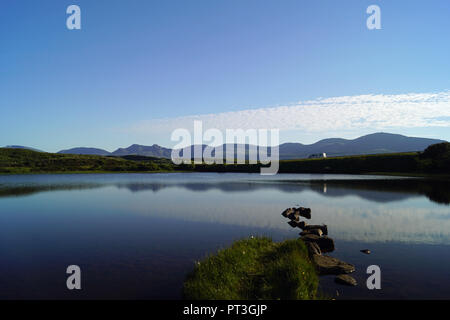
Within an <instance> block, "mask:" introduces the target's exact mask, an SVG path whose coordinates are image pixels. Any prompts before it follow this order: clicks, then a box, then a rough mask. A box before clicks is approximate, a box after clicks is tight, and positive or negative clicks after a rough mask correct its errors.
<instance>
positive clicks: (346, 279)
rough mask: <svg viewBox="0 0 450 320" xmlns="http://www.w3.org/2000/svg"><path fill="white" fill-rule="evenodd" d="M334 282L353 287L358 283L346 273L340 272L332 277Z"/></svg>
mask: <svg viewBox="0 0 450 320" xmlns="http://www.w3.org/2000/svg"><path fill="white" fill-rule="evenodd" d="M334 282H336V283H339V284H343V285H346V286H352V287H355V286H356V285H357V284H358V283H357V282H356V279H355V278H353V277H351V276H349V275H348V274H340V275H338V276H336V278H334Z"/></svg>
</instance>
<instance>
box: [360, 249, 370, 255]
mask: <svg viewBox="0 0 450 320" xmlns="http://www.w3.org/2000/svg"><path fill="white" fill-rule="evenodd" d="M360 251H361V252H362V253H365V254H370V250H369V249H364V250H360Z"/></svg>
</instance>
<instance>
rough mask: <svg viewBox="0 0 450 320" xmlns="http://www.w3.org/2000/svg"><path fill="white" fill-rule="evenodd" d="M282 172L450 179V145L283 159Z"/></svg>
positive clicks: (223, 167) (222, 168)
mask: <svg viewBox="0 0 450 320" xmlns="http://www.w3.org/2000/svg"><path fill="white" fill-rule="evenodd" d="M260 168H261V165H260V164H239V165H238V164H213V165H204V164H200V165H191V166H190V169H191V170H194V171H210V172H260ZM278 172H279V173H337V174H376V173H378V174H379V173H383V174H392V175H415V176H447V177H448V176H450V143H440V144H436V145H432V146H430V147H428V148H427V149H426V150H425V151H424V152H409V153H389V154H374V155H357V156H345V157H333V158H325V159H297V160H281V161H280V163H279V170H278Z"/></svg>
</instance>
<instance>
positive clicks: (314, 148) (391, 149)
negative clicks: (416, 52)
mask: <svg viewBox="0 0 450 320" xmlns="http://www.w3.org/2000/svg"><path fill="white" fill-rule="evenodd" d="M440 142H443V140H438V139H428V138H416V137H407V136H403V135H399V134H391V133H384V132H379V133H373V134H369V135H365V136H362V137H359V138H356V139H341V138H330V139H323V140H320V141H318V142H316V143H313V144H301V143H283V144H281V145H280V146H279V147H280V148H279V156H280V159H282V160H283V159H284V160H286V159H301V158H307V157H309V156H310V155H311V154H318V153H326V154H327V156H346V155H361V154H379V153H396V152H410V151H423V150H424V149H426V148H427V147H428V146H429V145H432V144H436V143H440ZM233 146H234V148H236V145H232V144H231V145H225V148H229V147H233ZM8 147H13V148H25V149H33V148H27V147H23V146H8ZM205 147H206V145H203V146H202V150H204V148H205ZM188 148H189V147H188ZM190 148H191V154H192V155H193V154H194V153H193V149H194V146H191V147H190ZM225 148H224V149H223V150H224V154H225V150H226V149H225ZM249 149H250V148H249V146H248V145H245V150H246V153H247V154H248V151H249ZM34 150H36V149H34ZM235 150H236V149H235ZM171 152H172V149H169V148H164V147H161V146H159V145H157V144H154V145H152V146H144V145H138V144H133V145H131V146H129V147H128V148H119V149H117V150H115V151H114V152H109V151H106V150H103V149H98V148H86V147H79V148H72V149H67V150H61V151H59V152H58V153H64V154H87V155H101V156H127V155H139V156H147V157H159V158H170V157H171ZM213 155H214V152H213Z"/></svg>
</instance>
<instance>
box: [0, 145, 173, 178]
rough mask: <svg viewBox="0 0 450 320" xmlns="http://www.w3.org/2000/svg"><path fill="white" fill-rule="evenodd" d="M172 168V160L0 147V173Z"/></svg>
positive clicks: (126, 170) (170, 169)
mask: <svg viewBox="0 0 450 320" xmlns="http://www.w3.org/2000/svg"><path fill="white" fill-rule="evenodd" d="M172 170H174V166H173V164H172V162H171V161H170V160H167V159H160V158H149V159H145V160H142V161H133V160H127V159H123V158H120V157H103V156H94V155H75V154H57V153H45V152H36V151H32V150H26V149H8V148H1V149H0V173H10V174H20V173H64V172H67V173H72V172H74V173H75V172H81V173H82V172H160V171H172Z"/></svg>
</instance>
